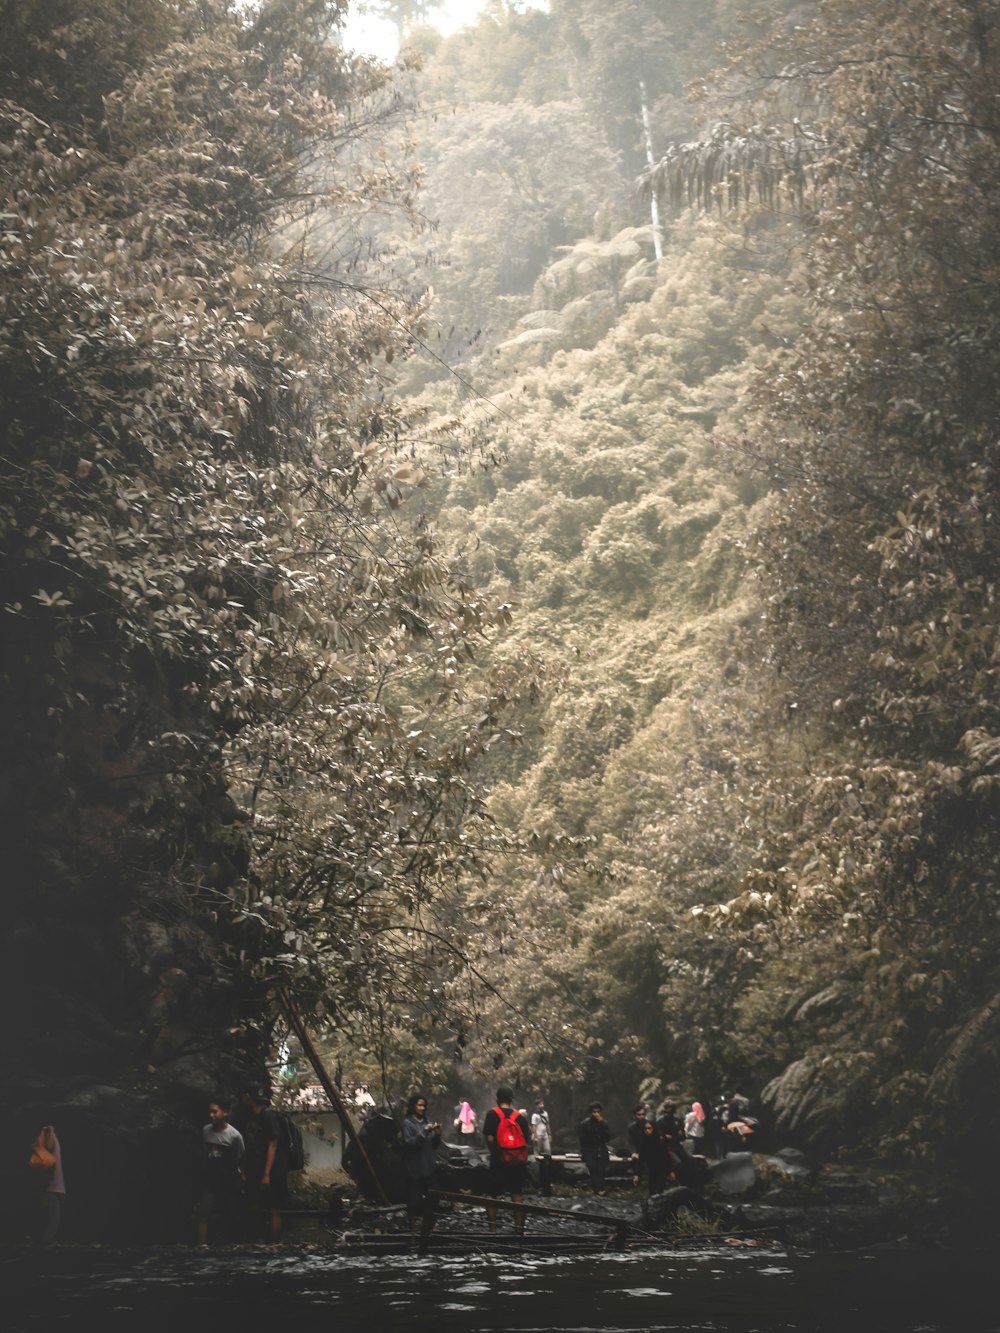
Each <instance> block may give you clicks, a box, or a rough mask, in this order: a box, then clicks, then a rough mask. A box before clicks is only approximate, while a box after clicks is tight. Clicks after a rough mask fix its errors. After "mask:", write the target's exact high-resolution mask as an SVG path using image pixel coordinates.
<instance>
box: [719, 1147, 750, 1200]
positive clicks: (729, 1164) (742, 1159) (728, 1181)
mask: <svg viewBox="0 0 1000 1333" xmlns="http://www.w3.org/2000/svg"><path fill="white" fill-rule="evenodd" d="M757 1179H758V1177H757V1167H756V1166H755V1164H754V1160H753V1155H752V1153H748V1152H736V1153H730V1154H729V1156H728V1157H723V1158H722V1159H721V1161H718V1162H713V1163H712V1164H711V1166H710V1167H709V1181H710V1183H711V1184H712V1185H714V1186H715V1188H716V1189H717V1190H718V1191H719V1192H720V1193H721V1194H743V1193H744V1192H745V1191H746V1190H749V1189H753V1187H754V1185H756V1183H757Z"/></svg>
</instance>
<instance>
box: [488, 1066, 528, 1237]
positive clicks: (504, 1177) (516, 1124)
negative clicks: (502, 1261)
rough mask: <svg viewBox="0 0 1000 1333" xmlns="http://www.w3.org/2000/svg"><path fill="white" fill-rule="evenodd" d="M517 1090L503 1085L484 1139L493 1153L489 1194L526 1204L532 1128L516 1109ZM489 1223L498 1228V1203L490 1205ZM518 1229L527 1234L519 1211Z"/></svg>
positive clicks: (516, 1220)
mask: <svg viewBox="0 0 1000 1333" xmlns="http://www.w3.org/2000/svg"><path fill="white" fill-rule="evenodd" d="M513 1102H514V1090H513V1088H508V1087H506V1086H502V1087H499V1088H497V1104H496V1106H494V1107H493V1109H492V1110H490V1111H487V1112H486V1118H485V1119H484V1121H483V1138H485V1140H486V1144H487V1147H488V1148H489V1150H490V1169H489V1178H488V1181H487V1185H486V1194H487V1196H488V1197H489V1198H491V1199H498V1198H499V1197H500V1195H501V1194H509V1195H510V1197H511V1202H513V1203H522V1202H523V1200H524V1182H525V1180H526V1178H527V1175H528V1141H529V1139H530V1137H531V1126H530V1125H529V1124H528V1117H527V1116H526V1115H525V1114H524V1112H523V1111H515V1110H514V1109H513ZM486 1220H487V1222H488V1224H489V1229H490V1231H496V1229H497V1210H496V1205H495V1204H487V1205H486ZM514 1230H515V1231H516V1232H517V1233H518V1234H519V1235H523V1234H524V1213H523V1212H519V1211H517V1210H515V1212H514Z"/></svg>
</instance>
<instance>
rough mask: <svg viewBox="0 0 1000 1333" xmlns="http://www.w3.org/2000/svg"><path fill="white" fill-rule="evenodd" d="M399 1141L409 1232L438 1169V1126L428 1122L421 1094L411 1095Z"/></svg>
mask: <svg viewBox="0 0 1000 1333" xmlns="http://www.w3.org/2000/svg"><path fill="white" fill-rule="evenodd" d="M402 1142H403V1166H404V1168H405V1170H406V1184H407V1189H406V1216H407V1219H408V1220H409V1223H410V1230H411V1231H416V1229H417V1226H418V1225H419V1222H420V1219H421V1217H422V1216H423V1213H424V1209H425V1208H426V1207H427V1191H428V1190H429V1189H430V1188H431V1185H432V1183H433V1180H434V1172H435V1171H436V1170H437V1157H436V1156H435V1154H436V1152H437V1148H438V1145H439V1144H440V1142H441V1126H440V1124H439V1123H437V1122H436V1121H434V1122H433V1123H432V1122H431V1121H429V1120H428V1119H427V1098H426V1097H425V1096H424V1095H423V1093H419V1092H418V1093H414V1095H413V1096H412V1097H411V1098H410V1100H409V1101H408V1102H407V1103H406V1116H405V1118H404V1120H403V1131H402Z"/></svg>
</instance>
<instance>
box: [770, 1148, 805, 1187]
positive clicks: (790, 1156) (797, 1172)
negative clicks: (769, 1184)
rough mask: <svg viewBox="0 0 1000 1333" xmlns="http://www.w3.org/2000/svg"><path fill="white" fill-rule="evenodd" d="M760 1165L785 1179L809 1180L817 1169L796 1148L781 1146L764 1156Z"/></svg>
mask: <svg viewBox="0 0 1000 1333" xmlns="http://www.w3.org/2000/svg"><path fill="white" fill-rule="evenodd" d="M762 1165H763V1166H764V1167H766V1168H769V1169H770V1170H771V1171H772V1172H774V1173H776V1174H777V1175H779V1176H781V1177H783V1178H785V1179H786V1180H811V1179H812V1177H813V1176H815V1175H816V1173H817V1171H818V1170H819V1167H818V1166H817V1165H816V1164H815V1163H814V1162H811V1161H810V1160H809V1158H808V1157H806V1155H805V1153H804V1152H800V1151H799V1149H798V1148H782V1149H780V1150H779V1151H778V1152H776V1153H772V1154H771V1155H770V1156H769V1157H765V1158H764V1159H763V1161H762Z"/></svg>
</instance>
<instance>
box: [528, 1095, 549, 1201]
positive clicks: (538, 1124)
mask: <svg viewBox="0 0 1000 1333" xmlns="http://www.w3.org/2000/svg"><path fill="white" fill-rule="evenodd" d="M531 1145H532V1147H533V1148H534V1150H535V1157H536V1158H537V1160H538V1192H539V1193H540V1194H542V1195H544V1197H545V1198H548V1197H549V1196H550V1195H551V1194H552V1127H551V1125H550V1124H549V1113H548V1111H546V1109H545V1103H544V1102H543V1101H542V1099H541V1098H540V1097H539V1099H538V1101H537V1102H535V1109H534V1111H533V1113H532V1116H531Z"/></svg>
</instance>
